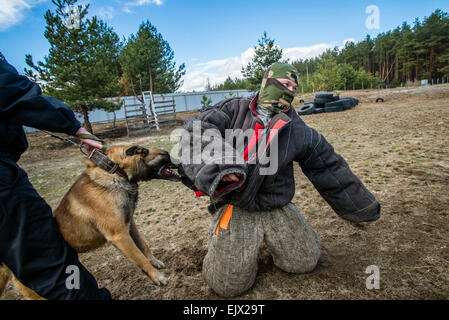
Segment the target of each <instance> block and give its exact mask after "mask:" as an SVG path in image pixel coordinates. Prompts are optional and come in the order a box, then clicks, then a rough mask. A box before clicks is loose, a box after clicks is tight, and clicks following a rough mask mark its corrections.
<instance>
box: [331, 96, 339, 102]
mask: <svg viewBox="0 0 449 320" xmlns="http://www.w3.org/2000/svg"><path fill="white" fill-rule="evenodd" d="M338 100H340V96H333V97H332V101H338Z"/></svg>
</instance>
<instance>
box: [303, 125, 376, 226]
mask: <svg viewBox="0 0 449 320" xmlns="http://www.w3.org/2000/svg"><path fill="white" fill-rule="evenodd" d="M306 130H308V131H309V132H308V133H307V134H306V136H307V140H308V141H309V143H308V146H307V149H308V150H307V152H306V153H305V154H304V157H303V158H302V159H299V164H300V166H301V169H302V171H303V172H304V174H305V175H306V176H307V178H308V179H309V180H310V181H311V182H312V184H313V185H314V186H315V188H316V189H317V190H318V192H319V193H320V194H321V196H322V197H323V198H324V199H325V200H326V202H327V203H328V204H329V205H330V206H331V207H332V209H333V210H334V211H335V212H336V213H337V214H338V215H339V216H340V217H341V218H343V219H346V220H350V221H354V222H364V221H374V220H377V219H379V217H380V204H379V202H377V200H376V198H375V197H374V196H373V195H372V194H371V192H369V191H368V189H367V188H366V187H365V186H364V185H363V183H362V182H361V181H360V180H359V178H358V177H357V176H356V175H355V174H354V173H353V172H352V171H351V169H350V168H349V165H348V163H347V162H346V161H345V159H343V157H341V156H340V155H339V154H337V153H336V152H335V151H334V148H333V147H332V146H331V145H330V143H329V142H327V141H326V139H325V138H324V137H323V136H322V135H321V134H319V133H318V132H317V131H316V130H314V129H312V128H309V127H306Z"/></svg>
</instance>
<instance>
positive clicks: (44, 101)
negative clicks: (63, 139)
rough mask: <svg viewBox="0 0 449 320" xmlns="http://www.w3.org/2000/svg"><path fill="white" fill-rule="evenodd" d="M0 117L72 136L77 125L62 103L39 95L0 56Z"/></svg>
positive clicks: (38, 91)
mask: <svg viewBox="0 0 449 320" xmlns="http://www.w3.org/2000/svg"><path fill="white" fill-rule="evenodd" d="M0 117H2V118H4V119H7V120H8V121H10V122H13V123H17V124H20V125H25V126H29V127H33V128H37V129H42V130H48V131H54V132H63V133H67V134H70V135H74V134H75V133H76V131H77V130H78V129H79V128H80V127H81V123H80V122H79V121H78V120H77V119H76V118H75V115H74V113H73V111H72V110H71V109H70V107H69V106H67V105H66V104H65V103H63V102H61V101H60V100H58V99H55V98H52V97H46V96H42V92H41V89H40V87H39V86H38V85H37V84H36V83H34V82H32V81H30V80H29V79H28V78H27V77H25V76H21V75H19V74H18V73H17V71H16V69H15V68H14V67H13V66H11V65H10V64H9V63H8V62H6V60H5V59H4V58H3V57H2V56H1V57H0Z"/></svg>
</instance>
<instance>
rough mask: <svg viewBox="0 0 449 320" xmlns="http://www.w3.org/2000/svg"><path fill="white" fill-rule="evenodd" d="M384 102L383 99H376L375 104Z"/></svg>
mask: <svg viewBox="0 0 449 320" xmlns="http://www.w3.org/2000/svg"><path fill="white" fill-rule="evenodd" d="M384 101H385V100H384V99H383V98H377V99H376V103H377V102H384Z"/></svg>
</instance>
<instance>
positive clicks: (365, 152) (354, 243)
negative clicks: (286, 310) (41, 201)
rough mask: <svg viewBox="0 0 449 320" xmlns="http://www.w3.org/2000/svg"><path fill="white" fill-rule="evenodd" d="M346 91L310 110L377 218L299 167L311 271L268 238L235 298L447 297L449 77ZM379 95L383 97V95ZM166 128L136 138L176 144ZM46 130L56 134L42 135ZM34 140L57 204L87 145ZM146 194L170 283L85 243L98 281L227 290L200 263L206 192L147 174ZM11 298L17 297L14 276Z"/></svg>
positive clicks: (194, 295)
mask: <svg viewBox="0 0 449 320" xmlns="http://www.w3.org/2000/svg"><path fill="white" fill-rule="evenodd" d="M341 96H342V97H347V96H353V97H356V98H358V99H360V101H361V103H360V105H359V106H357V107H356V108H354V109H351V110H347V111H344V112H338V113H323V114H317V115H310V116H304V117H303V119H304V121H305V122H306V123H307V124H308V125H310V126H311V127H314V128H315V129H317V130H318V131H319V132H321V133H322V134H323V135H324V136H325V137H326V139H327V140H328V141H329V142H330V143H332V144H333V146H334V147H335V150H336V151H337V152H338V153H339V154H341V155H342V156H343V157H344V158H345V159H346V160H347V162H348V163H349V165H350V167H351V168H352V170H353V171H354V172H355V173H356V174H357V175H358V176H359V177H360V179H361V180H362V181H363V182H364V183H365V185H366V186H367V187H368V189H370V190H371V191H372V192H373V193H374V195H375V196H376V197H377V199H378V200H379V201H380V203H381V204H382V217H381V219H380V220H379V221H377V222H375V223H371V224H369V225H365V226H363V227H362V228H358V227H356V226H354V225H352V224H350V223H348V222H346V221H344V220H342V219H340V218H339V217H338V216H337V215H336V214H335V213H334V212H333V211H332V209H331V208H330V207H329V205H327V203H326V202H325V201H324V200H323V199H322V198H321V197H320V196H319V194H318V192H317V191H316V190H315V189H314V188H313V186H312V184H311V183H310V182H309V181H308V180H307V178H306V177H305V176H304V175H303V174H302V172H301V170H300V169H299V167H296V168H295V179H296V195H295V197H294V199H293V202H295V203H296V204H297V206H298V207H299V209H300V210H301V211H302V213H303V214H304V216H305V217H306V219H307V221H308V222H309V223H310V224H311V225H312V227H313V228H315V229H316V230H317V231H318V232H319V233H320V235H321V237H322V241H323V254H322V258H321V260H320V262H319V265H318V267H317V268H316V269H315V270H314V271H313V272H312V273H310V274H306V275H295V274H288V273H285V272H283V271H281V270H279V269H277V268H276V267H275V266H274V265H273V261H272V258H271V256H270V254H269V252H268V250H267V249H266V248H265V247H264V248H263V250H262V251H261V254H260V257H259V274H258V277H257V279H256V283H255V285H254V287H253V288H252V289H251V290H250V291H249V292H248V293H246V294H244V295H243V296H241V297H239V299H449V248H448V247H449V193H448V192H447V188H448V186H449V161H448V159H449V147H448V146H449V86H433V87H426V88H412V89H410V88H406V89H390V90H381V91H378V90H366V91H354V92H343V93H341ZM377 97H383V98H384V99H385V102H384V103H375V102H374V101H375V99H376V98H377ZM309 99H310V98H309ZM306 101H307V98H306ZM100 132H101V130H100ZM168 134H169V132H162V133H159V134H157V135H150V136H147V137H140V138H135V139H133V142H138V143H139V144H142V145H144V146H149V145H157V146H159V147H164V148H167V149H170V148H171V146H172V145H173V142H170V139H169V135H168ZM39 141H40V142H39ZM42 141H46V142H45V143H48V145H47V146H46V147H45V145H44V146H43V145H40V144H39V143H43V142H42ZM30 142H31V148H30V150H29V151H28V152H27V153H26V154H25V155H24V156H23V158H22V160H21V162H20V164H21V165H22V166H23V167H24V168H25V169H26V170H27V171H28V173H29V176H30V179H31V181H32V183H33V184H34V186H35V187H36V188H37V190H38V191H39V192H40V194H41V195H42V196H43V197H44V198H45V199H46V200H47V201H48V202H49V203H50V205H52V206H53V207H54V206H56V205H57V203H58V201H59V200H60V199H61V197H62V196H63V194H64V193H65V192H66V191H67V190H68V188H69V186H70V184H71V183H72V182H73V181H74V180H75V178H76V176H77V175H78V174H80V173H81V171H82V170H83V167H84V164H83V162H82V157H81V156H80V155H79V154H78V152H77V150H76V149H72V148H68V147H67V146H64V145H62V144H61V143H59V142H56V143H55V142H49V140H48V139H46V140H43V139H42V138H41V137H39V134H34V135H30ZM110 142H113V143H117V142H120V143H124V142H129V141H128V140H127V139H126V138H119V139H115V140H114V141H112V140H111V141H110ZM61 150H62V151H63V152H61ZM50 158H51V159H52V161H53V163H52V167H50V161H49V159H50ZM139 201H140V202H139V205H138V208H137V210H136V220H137V224H138V227H139V229H140V230H141V231H142V233H143V234H144V236H145V238H146V239H147V241H148V242H149V243H150V246H151V247H152V248H153V249H154V252H155V255H156V256H157V257H158V258H159V259H161V260H163V261H164V262H165V264H166V266H167V269H166V270H165V274H166V275H167V276H168V279H169V284H168V285H167V286H164V287H156V286H154V285H152V284H151V281H150V280H149V279H148V278H147V277H146V276H145V275H144V274H143V273H142V272H141V271H140V270H139V269H138V267H136V266H134V265H133V264H132V263H130V262H128V261H127V260H126V259H125V258H124V257H123V256H122V255H121V254H120V253H119V252H118V251H117V250H116V249H115V248H114V247H112V246H107V247H104V248H101V249H98V250H96V251H94V252H90V253H87V254H82V255H81V261H82V262H83V263H84V264H85V265H86V266H87V268H88V269H89V270H90V271H91V272H92V273H93V274H94V276H95V277H96V278H97V279H98V281H99V283H100V285H101V286H105V287H107V288H108V289H110V290H111V292H112V295H113V297H114V298H116V299H220V298H219V297H218V296H217V295H215V294H214V293H213V292H212V291H211V290H210V289H209V288H208V287H207V285H206V284H205V282H204V280H203V278H202V275H201V265H202V260H203V258H204V255H205V254H206V251H207V245H206V238H207V227H208V223H209V213H207V210H206V207H207V199H205V198H196V197H195V196H194V195H193V193H192V192H190V191H189V190H188V189H186V188H184V187H183V186H181V185H179V184H174V183H170V182H165V181H152V182H146V183H142V185H141V186H140V196H139ZM370 265H376V266H378V267H379V269H380V289H379V290H368V289H366V287H365V281H366V278H367V276H368V275H367V274H365V270H366V268H367V267H368V266H370ZM6 298H8V299H18V298H20V296H19V295H18V294H17V293H16V292H15V290H14V289H13V288H12V285H11V284H10V285H9V287H8V291H7V293H6Z"/></svg>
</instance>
